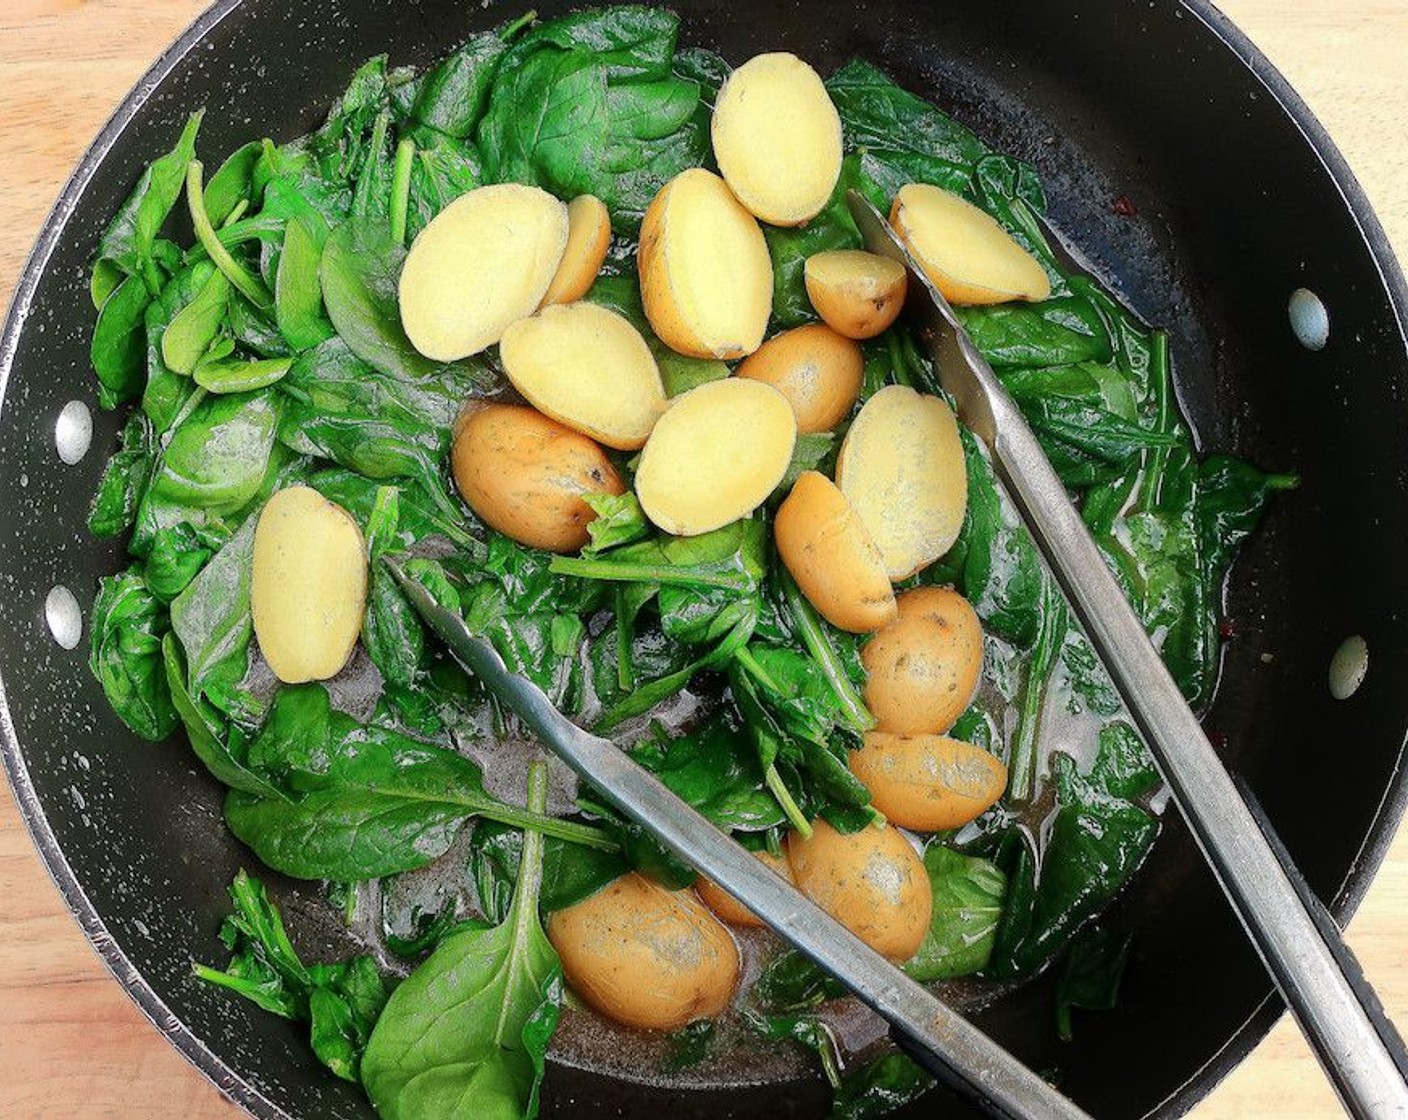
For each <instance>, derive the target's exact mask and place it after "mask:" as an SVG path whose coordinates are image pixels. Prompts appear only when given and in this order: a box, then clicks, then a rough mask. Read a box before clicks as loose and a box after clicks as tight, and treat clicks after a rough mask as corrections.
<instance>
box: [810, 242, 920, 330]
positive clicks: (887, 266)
mask: <svg viewBox="0 0 1408 1120" xmlns="http://www.w3.org/2000/svg"><path fill="white" fill-rule="evenodd" d="M803 278H804V279H805V281H806V285H807V297H808V298H809V299H810V300H811V301H812V306H813V307H815V308H816V313H817V314H818V315H820V316H821V318H822V321H823V322H825V323H826V325H827V326H829V327H830V328H831V329H832V330H834V331H836V332H837V333H839V334H843V335H845V336H846V337H847V338H874V337H875V336H876V335H877V334H879V333H880V332H881V331H883V330H885V329H886V328H887V327H889V326H890V324H891V323H893V322H894V321H895V320H896V319H897V318H899V314H900V312H901V311H902V310H903V309H904V294H905V291H906V290H907V289H908V287H909V273H908V272H906V271H905V267H904V265H902V264H900V262H899V261H892V260H891V259H890V258H889V257H882V256H880V255H879V254H878V253H867V252H865V250H863V249H832V250H830V251H829V252H825V253H816V254H814V255H812V256H810V257H808V258H807V263H806V266H805V268H804V270H803Z"/></svg>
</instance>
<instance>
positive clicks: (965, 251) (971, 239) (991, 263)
mask: <svg viewBox="0 0 1408 1120" xmlns="http://www.w3.org/2000/svg"><path fill="white" fill-rule="evenodd" d="M890 224H891V225H893V226H894V227H895V232H896V233H898V234H899V235H900V237H901V238H902V239H903V240H904V242H905V244H906V245H908V246H909V251H910V252H911V253H913V254H914V258H915V260H916V261H917V262H918V264H919V266H920V267H921V268H922V269H923V270H924V274H925V275H926V276H928V277H929V279H930V280H931V281H932V282H933V284H934V287H936V288H938V289H939V291H940V292H942V293H943V295H944V298H945V299H947V300H948V301H949V302H950V303H953V304H959V305H964V304H969V305H976V304H989V303H1007V302H1009V301H1011V300H1019V299H1020V300H1043V299H1046V298H1047V297H1048V296H1050V295H1051V281H1050V279H1049V278H1048V277H1047V275H1046V270H1045V269H1044V268H1042V267H1041V264H1040V262H1039V261H1037V259H1036V258H1035V257H1034V256H1032V255H1031V254H1030V253H1029V252H1027V251H1026V250H1025V249H1023V248H1022V247H1021V246H1020V245H1018V244H1017V242H1016V241H1014V240H1013V239H1012V235H1011V234H1009V233H1008V232H1007V231H1006V230H1005V229H1003V228H1002V227H1001V226H1000V225H998V224H997V222H996V221H994V220H993V219H992V217H991V216H989V215H988V214H987V212H986V211H983V210H980V209H979V208H978V207H976V206H974V205H973V204H972V203H971V202H969V201H967V200H966V199H963V198H960V197H959V196H958V195H956V194H952V193H950V192H949V191H945V190H940V189H939V188H938V187H931V186H928V185H926V184H923V183H910V184H909V185H908V186H904V187H901V188H900V192H899V194H897V195H896V196H895V202H894V205H893V206H892V207H891V209H890Z"/></svg>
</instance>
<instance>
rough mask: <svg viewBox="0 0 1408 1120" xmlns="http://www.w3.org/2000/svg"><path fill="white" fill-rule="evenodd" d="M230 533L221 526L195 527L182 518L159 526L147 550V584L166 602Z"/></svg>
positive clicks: (185, 586)
mask: <svg viewBox="0 0 1408 1120" xmlns="http://www.w3.org/2000/svg"><path fill="white" fill-rule="evenodd" d="M228 539H229V534H228V533H226V532H224V531H223V529H220V528H210V527H203V528H200V529H196V528H193V527H192V526H191V525H189V524H187V523H186V522H184V521H182V522H180V523H179V524H177V525H173V526H171V527H169V528H166V529H161V530H159V531H158V532H157V533H156V534H155V535H154V536H153V537H152V540H151V548H150V550H149V551H148V553H147V586H148V587H150V588H151V589H152V594H153V595H155V596H156V597H157V598H158V599H160V600H161V601H162V602H163V603H170V602H171V601H172V600H173V599H175V598H176V597H177V596H178V595H180V594H181V592H182V591H184V590H185V589H186V588H187V587H189V586H190V584H191V581H192V580H193V579H195V578H196V575H197V574H198V573H199V572H200V570H201V569H202V568H204V567H205V566H206V564H207V563H209V562H210V558H211V557H212V556H214V555H215V553H216V552H218V551H219V550H220V548H221V547H222V546H223V545H224V544H225V543H226V541H227V540H228Z"/></svg>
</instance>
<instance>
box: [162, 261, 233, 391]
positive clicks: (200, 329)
mask: <svg viewBox="0 0 1408 1120" xmlns="http://www.w3.org/2000/svg"><path fill="white" fill-rule="evenodd" d="M229 303H230V282H229V281H228V280H227V279H225V274H224V273H223V272H220V271H219V270H218V269H217V270H216V271H214V272H211V273H210V275H209V277H208V278H207V279H206V281H205V283H204V284H203V285H201V287H200V290H199V291H197V292H196V295H195V298H194V299H193V300H191V302H190V303H188V304H186V306H185V307H183V308H181V310H180V311H178V312H177V313H176V314H175V315H174V316H172V319H171V322H170V323H168V324H167V327H166V330H164V331H163V332H162V335H161V359H162V361H163V362H165V363H166V367H167V368H168V369H169V370H171V372H172V373H181V374H186V375H187V376H189V375H190V374H191V373H193V372H194V371H195V368H196V364H197V363H198V362H199V361H200V360H201V358H203V357H204V356H205V352H206V351H207V350H209V349H210V345H211V343H213V342H214V341H215V337H216V335H218V334H219V333H220V326H221V324H222V323H224V321H225V313H226V311H227V309H228V307H229Z"/></svg>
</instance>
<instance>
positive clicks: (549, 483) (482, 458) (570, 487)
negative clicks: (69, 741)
mask: <svg viewBox="0 0 1408 1120" xmlns="http://www.w3.org/2000/svg"><path fill="white" fill-rule="evenodd" d="M450 465H451V469H452V471H453V473H454V476H455V486H456V487H457V488H458V489H459V492H460V495H461V496H462V497H463V498H464V500H465V501H466V502H468V503H469V508H470V509H472V510H474V512H475V513H476V514H478V515H479V517H481V518H482V519H483V520H484V523H485V524H486V525H488V526H490V528H493V529H497V530H498V531H499V532H500V533H503V534H504V536H506V537H510V538H512V539H513V540H515V541H517V542H518V543H519V544H523V545H527V546H528V547H529V548H543V549H547V550H548V551H550V552H576V551H577V550H578V549H580V548H581V547H582V546H583V545H584V544H586V543H587V540H588V534H587V524H588V523H589V522H590V521H591V520H592V518H594V517H595V516H596V514H595V513H593V512H592V509H591V507H590V506H589V505H587V503H586V502H584V501H582V495H583V494H622V493H625V490H626V485H625V483H624V482H622V481H621V476H620V475H619V474H617V473H616V468H615V467H614V466H612V465H611V460H610V459H608V458H607V457H606V453H605V452H604V451H602V449H601V448H600V447H599V446H597V444H595V443H594V442H592V441H591V440H590V439H588V438H587V437H586V436H584V435H582V434H581V433H579V432H574V431H573V430H572V429H571V428H569V427H567V426H566V425H565V424H559V423H558V422H557V421H556V420H552V419H550V418H548V417H546V416H544V415H543V414H542V413H541V412H538V411H537V410H536V409H532V408H528V407H526V406H524V405H517V404H500V403H497V402H492V403H491V402H484V401H471V402H469V404H468V405H466V406H465V409H464V411H463V412H461V413H460V416H459V419H458V420H457V421H456V422H455V438H454V443H453V444H452V446H451V450H450Z"/></svg>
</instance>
